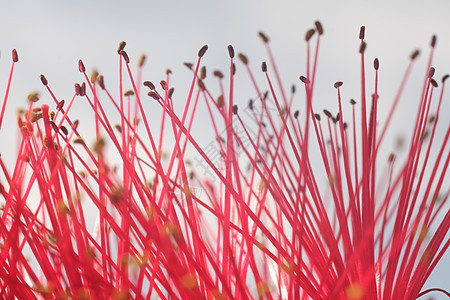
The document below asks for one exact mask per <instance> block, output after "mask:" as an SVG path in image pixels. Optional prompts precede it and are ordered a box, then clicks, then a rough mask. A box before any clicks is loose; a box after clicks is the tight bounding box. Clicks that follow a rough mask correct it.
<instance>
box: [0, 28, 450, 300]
mask: <svg viewBox="0 0 450 300" xmlns="http://www.w3.org/2000/svg"><path fill="white" fill-rule="evenodd" d="M322 35H323V28H322V25H321V24H320V23H319V22H316V23H315V27H314V29H311V30H309V31H307V33H306V36H305V40H306V53H307V57H306V62H307V69H306V71H305V73H304V75H302V76H300V77H299V79H300V83H301V92H300V93H299V92H296V88H295V86H293V87H292V89H290V90H289V89H285V88H284V87H283V84H282V82H281V79H280V75H279V73H278V70H277V67H276V63H275V60H274V58H273V55H272V52H271V48H270V43H269V38H268V37H267V36H266V35H265V34H263V33H260V37H261V38H262V40H263V42H264V45H265V47H266V49H267V52H268V57H269V63H266V62H264V63H262V66H261V69H262V72H263V73H262V76H263V79H264V80H265V81H266V86H267V90H265V89H261V88H260V86H259V84H258V80H257V77H258V76H257V75H256V74H254V73H253V71H252V70H251V68H250V63H249V60H248V58H247V57H246V56H245V55H243V54H238V55H237V57H238V58H239V60H240V62H241V64H240V65H239V67H240V66H242V69H243V70H244V71H245V72H247V74H248V76H249V77H250V79H251V82H252V83H253V88H254V90H255V91H256V94H257V95H258V96H257V97H256V98H255V99H252V100H250V102H249V103H248V105H247V106H246V108H245V109H244V110H242V109H241V110H239V109H238V105H237V104H236V103H235V95H234V87H235V85H236V84H237V83H235V81H234V78H235V77H234V75H235V72H236V69H237V68H239V67H236V64H235V63H236V62H235V60H236V57H235V56H236V55H235V51H234V48H233V47H232V46H229V47H228V52H229V57H230V65H229V66H230V67H229V70H228V71H227V72H226V75H225V74H224V73H222V72H220V71H215V72H214V73H213V74H214V75H215V77H216V78H217V81H218V83H219V92H218V93H214V92H213V90H212V89H211V88H210V86H212V83H211V82H212V81H211V80H209V78H208V79H207V76H206V68H205V67H204V66H202V64H201V62H202V57H203V56H204V55H205V54H206V52H207V49H208V47H207V46H204V47H202V48H201V49H200V50H199V52H198V60H197V62H196V63H195V64H191V63H186V64H185V65H186V66H187V67H188V68H189V69H190V70H191V71H192V74H193V76H192V82H191V84H190V89H189V93H188V94H187V96H184V95H183V96H179V97H180V98H181V99H183V101H184V102H183V107H182V113H181V114H180V113H177V112H176V109H175V106H176V104H177V103H180V102H179V101H178V102H176V101H175V97H177V96H176V95H175V93H174V88H173V87H172V86H171V84H170V79H171V71H170V70H167V73H166V78H165V79H164V80H162V81H161V82H160V87H157V86H156V85H155V84H153V83H152V82H150V81H142V75H141V71H142V67H143V65H144V57H143V58H141V60H140V61H139V63H138V70H137V75H136V74H135V73H133V72H132V69H131V67H130V59H129V57H128V54H127V53H126V52H125V43H124V42H122V43H121V44H120V46H119V49H118V54H119V66H120V73H119V74H120V80H119V82H120V84H119V85H120V87H119V89H120V94H119V95H118V96H113V95H112V93H110V92H109V91H108V88H107V84H106V83H105V79H104V77H103V75H100V74H99V73H97V72H94V73H93V74H92V75H91V76H88V74H87V73H86V68H85V66H84V64H83V62H82V61H81V60H80V61H79V65H78V67H79V71H80V72H81V74H82V75H83V78H84V80H83V82H82V83H77V84H75V93H74V94H73V96H72V97H71V99H70V100H69V101H67V102H66V101H64V100H58V99H59V98H57V97H56V96H55V95H54V93H53V92H52V89H51V83H50V82H49V81H47V78H46V77H45V76H44V75H41V81H42V83H43V85H44V86H45V88H46V90H47V91H48V95H49V97H50V99H51V100H52V101H53V102H54V103H53V104H51V105H48V104H42V105H41V106H38V105H37V101H38V100H39V98H40V96H39V94H37V93H32V94H30V95H29V96H28V100H29V105H28V108H27V109H24V110H22V111H20V112H19V115H18V118H17V120H18V126H19V132H20V141H19V147H18V155H17V157H16V159H15V160H14V164H13V168H12V170H9V169H8V164H7V162H8V161H11V158H10V157H8V158H6V157H4V156H1V157H0V167H1V177H0V179H1V185H0V193H1V195H2V196H1V197H2V198H3V199H4V201H3V203H4V205H3V207H2V211H1V222H0V236H1V249H0V255H1V260H0V264H1V268H0V295H1V297H2V298H7V299H12V298H14V297H16V298H19V299H36V298H45V299H47V298H49V299H52V298H58V299H105V298H111V299H126V298H136V299H143V298H145V299H150V298H155V297H158V298H163V299H169V298H170V299H173V298H183V299H201V298H205V299H234V298H236V299H247V298H268V299H272V298H283V299H300V298H301V299H400V298H402V299H415V298H417V297H420V296H421V295H424V294H426V293H429V292H431V291H439V292H441V293H444V294H446V295H450V294H449V292H448V291H445V290H444V289H441V288H435V289H429V290H422V287H423V285H424V283H425V281H426V279H427V278H428V276H429V275H430V273H431V272H432V271H433V269H434V268H435V266H436V264H437V263H438V262H439V260H440V258H441V257H442V256H443V255H444V253H445V252H446V251H447V249H448V247H449V244H450V240H449V239H448V232H449V226H450V212H449V211H448V209H446V208H448V205H447V206H446V203H447V199H448V196H449V190H448V188H446V185H445V183H446V181H448V178H447V177H446V175H447V168H448V164H449V162H450V152H449V150H448V149H447V148H448V147H447V144H448V140H449V136H450V127H448V128H447V129H445V134H444V136H443V137H442V136H439V135H438V134H437V130H438V129H439V128H440V125H441V123H442V120H441V118H440V108H441V101H442V99H443V95H444V87H445V80H446V79H447V77H448V75H446V76H444V77H443V79H442V83H441V84H440V86H439V84H438V82H437V81H436V80H435V79H434V73H435V69H434V68H433V67H431V62H432V57H433V52H434V48H435V44H436V37H433V38H432V42H431V52H430V56H429V62H428V67H427V69H428V70H429V72H428V74H427V76H426V77H425V79H424V83H423V90H422V93H421V95H419V97H418V98H419V100H420V102H419V105H418V111H417V115H416V116H415V126H414V128H413V130H412V133H411V142H410V145H409V146H408V147H407V150H406V151H407V157H406V159H405V160H404V161H398V160H397V159H396V155H395V154H391V155H389V156H388V159H387V160H386V162H385V163H384V160H383V156H382V155H381V154H380V153H381V151H380V145H381V144H382V142H383V141H384V137H385V135H386V132H387V130H388V128H389V124H390V123H391V121H392V118H393V115H394V111H395V109H396V107H397V105H398V103H399V101H400V99H401V95H402V92H403V89H404V88H405V85H406V82H407V80H408V76H409V75H410V73H411V71H412V67H413V65H414V62H415V60H416V58H417V56H418V54H419V52H418V51H416V52H414V53H413V54H412V55H411V59H410V64H409V66H408V68H407V70H406V72H405V75H404V77H403V79H402V82H401V85H400V88H399V91H398V93H397V95H396V96H395V98H394V101H393V103H392V107H391V109H390V112H389V114H388V116H387V118H386V122H385V123H383V124H378V108H379V105H382V104H379V103H378V99H379V91H378V74H379V72H380V70H379V66H380V63H379V61H378V59H375V60H374V62H373V71H372V72H374V75H375V80H374V82H373V89H370V88H368V87H367V81H366V77H365V76H366V71H368V70H366V65H365V64H366V59H365V55H364V53H365V48H366V42H365V41H364V38H365V33H364V27H361V31H360V36H359V38H360V40H361V44H360V49H359V53H360V54H359V55H360V57H361V95H360V98H359V99H358V101H355V100H350V104H346V103H344V100H343V97H342V95H341V92H342V90H343V88H344V87H343V83H342V82H340V81H338V82H336V83H335V84H334V88H335V89H336V93H337V103H338V105H337V110H336V112H335V113H332V112H330V111H329V110H324V111H323V114H321V113H319V112H318V111H316V110H315V108H314V101H313V94H314V90H315V88H316V86H317V85H318V83H317V82H316V69H317V68H316V67H317V61H318V53H319V45H320V39H321V38H322ZM12 55H13V64H12V68H11V73H10V78H9V81H8V85H7V90H6V96H5V99H4V101H3V104H2V111H1V115H0V129H1V126H2V125H3V124H2V121H3V117H4V113H5V109H6V104H7V100H8V93H9V87H10V84H11V80H12V75H13V70H14V65H15V64H16V63H17V62H18V54H17V51H16V50H13V53H12ZM259 76H260V75H259ZM272 76H274V78H275V80H273V79H272ZM214 83H215V81H214ZM227 83H228V87H227V88H226V87H225V85H226V84H227ZM127 84H129V85H130V87H131V89H130V90H128V91H124V86H125V85H127ZM142 88H146V89H148V90H147V91H148V96H149V97H148V99H147V97H145V99H144V97H142V93H141V90H142ZM320 88H323V87H320ZM330 88H331V87H330ZM368 93H371V94H372V96H368ZM298 94H300V95H299V96H297V95H298ZM436 94H438V95H436ZM79 98H82V99H84V100H85V101H86V102H87V105H88V106H89V107H90V109H92V111H93V112H94V116H95V117H94V119H93V120H91V121H92V128H95V142H94V144H93V145H92V146H88V144H89V143H88V142H87V141H86V140H85V139H84V138H83V137H82V134H81V133H80V132H79V130H78V127H79V126H78V125H79V122H78V121H77V120H75V119H73V117H72V115H71V113H70V112H71V107H72V104H73V103H74V101H75V100H77V99H79ZM148 101H155V102H156V103H157V104H158V105H159V107H160V109H159V111H156V110H152V111H149V110H148V109H147V108H146V106H147V103H146V102H148ZM108 102H110V103H111V105H113V107H114V108H115V110H116V112H117V114H118V116H119V117H118V119H114V118H113V117H111V116H110V115H109V114H108V113H107V111H106V110H105V103H108ZM200 102H204V105H205V107H206V109H207V111H208V114H209V116H210V118H209V122H210V123H209V124H208V125H207V126H210V127H211V128H212V130H213V131H214V132H215V134H214V136H213V142H212V143H211V144H209V145H208V146H207V147H203V146H201V145H200V143H199V142H198V135H199V134H201V133H198V132H195V131H193V130H192V127H193V123H194V122H205V121H204V117H203V116H199V115H198V114H196V112H197V108H198V105H199V104H200ZM300 104H301V105H303V107H304V108H302V110H301V111H300V110H297V109H296V107H301V106H300ZM383 105H384V103H383ZM345 106H348V107H350V108H351V112H352V113H351V115H344V112H345V109H344V107H345ZM50 107H52V110H51V108H50ZM358 110H360V113H359V117H358V113H357V111H358ZM243 112H245V114H246V116H247V119H246V118H244V114H243ZM157 114H159V115H157ZM150 118H152V119H159V120H161V122H160V127H159V129H158V130H157V131H155V129H154V128H152V127H151V126H150V122H149V119H150ZM248 120H250V121H252V123H251V124H249V123H248ZM114 122H117V124H114ZM444 126H448V125H447V124H444ZM222 128H223V131H222ZM3 130H4V129H3ZM93 131H94V130H93ZM107 147H111V148H112V150H111V149H108V148H107ZM165 148H169V149H170V150H169V151H164V149H165ZM312 149H315V151H316V152H317V153H318V154H319V155H320V158H321V159H320V161H319V162H317V161H315V160H314V159H313V158H312V157H313V156H314V155H313V153H312V151H313V150H312ZM192 151H193V152H194V153H195V154H194V157H195V160H196V162H197V165H196V166H193V163H192V157H190V156H189V153H190V152H192ZM114 158H118V160H115V159H114ZM116 161H119V164H118V165H115V163H116ZM199 167H202V168H206V169H207V170H208V171H209V175H208V176H200V175H199ZM322 174H324V176H323V177H322ZM322 178H324V179H325V181H326V184H325V185H324V184H323V181H322ZM33 197H37V199H38V205H37V206H36V207H32V206H31V205H30V199H31V198H33ZM88 216H95V218H96V219H95V223H94V227H93V228H90V222H89V220H87V217H88Z"/></svg>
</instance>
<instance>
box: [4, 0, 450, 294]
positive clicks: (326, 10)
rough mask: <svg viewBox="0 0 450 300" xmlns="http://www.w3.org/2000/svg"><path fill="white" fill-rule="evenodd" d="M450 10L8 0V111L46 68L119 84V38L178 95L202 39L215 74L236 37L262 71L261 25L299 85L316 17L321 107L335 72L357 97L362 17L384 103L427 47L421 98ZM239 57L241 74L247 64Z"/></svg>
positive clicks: (414, 81) (71, 77) (284, 0)
mask: <svg viewBox="0 0 450 300" xmlns="http://www.w3.org/2000/svg"><path fill="white" fill-rule="evenodd" d="M5 3H7V4H5ZM449 12H450V2H449V1H444V0H443V1H438V0H431V1H412V0H409V1H395V0H389V1H386V0H383V1H354V0H352V1H331V0H326V1H321V0H318V1H300V0H298V1H294V0H278V1H275V0H244V1H243V0H226V1H225V0H224V1H213V0H209V1H207V0H190V1H182V0H172V1H170V0H160V1H150V0H149V1H115V0H113V1H111V0H109V1H107V0H101V1H92V0H80V1H56V0H49V1H2V2H1V3H0V28H1V29H2V30H1V31H0V52H1V57H0V94H3V93H4V89H5V85H6V79H7V76H8V72H9V68H10V64H11V58H10V57H11V55H10V52H11V50H12V49H13V48H17V50H18V53H19V63H18V64H17V65H16V69H15V75H14V80H13V85H12V94H11V96H10V103H9V104H8V107H7V111H9V114H7V118H6V119H5V120H4V123H5V124H15V110H16V107H17V106H22V105H24V104H25V103H26V101H25V97H26V95H27V94H28V93H29V92H31V91H34V90H40V91H42V92H43V91H44V89H43V88H42V85H41V83H40V80H39V74H41V73H43V74H45V75H46V77H47V79H48V81H49V83H50V84H51V86H52V88H53V90H54V92H55V93H56V95H57V97H58V98H65V99H70V97H71V96H72V94H73V84H74V83H75V82H77V81H81V80H82V77H81V75H80V73H79V72H78V66H77V61H78V59H80V58H82V59H83V61H84V63H85V65H86V68H87V69H88V70H92V69H93V68H97V69H98V70H99V71H100V73H102V74H104V75H105V81H106V84H107V85H108V87H113V86H115V85H116V83H117V72H118V55H117V53H116V49H117V46H118V43H119V42H120V41H122V40H125V41H126V42H127V48H126V50H127V52H128V54H129V56H130V58H131V61H132V62H134V63H135V62H136V61H137V59H138V58H139V55H140V54H141V53H145V54H147V56H148V59H147V64H146V69H145V72H144V80H152V81H153V82H155V83H157V82H159V80H160V79H162V78H163V77H164V72H165V69H166V68H171V69H172V71H173V73H174V76H173V77H172V80H173V84H174V86H175V89H176V91H175V94H176V95H178V96H180V95H183V91H185V89H186V88H187V84H186V82H187V80H188V79H189V78H190V73H189V72H188V71H187V69H186V68H185V67H184V66H182V62H184V61H192V62H193V61H194V60H196V57H197V52H198V50H199V48H200V47H201V46H202V45H204V44H208V45H209V50H208V53H207V54H206V55H205V60H204V63H205V64H206V65H207V67H208V71H209V74H211V72H212V70H214V69H222V70H226V68H227V66H228V61H229V60H228V53H227V49H226V46H227V45H228V44H233V46H234V48H235V50H236V52H243V53H245V54H247V55H248V57H249V59H250V64H251V66H253V69H254V70H255V73H257V74H258V72H259V70H260V67H259V66H260V63H261V62H262V61H263V60H267V57H266V54H265V50H264V47H263V45H262V43H261V42H260V39H259V38H258V37H257V32H258V31H260V30H262V31H264V32H265V33H267V35H268V36H269V37H270V38H271V41H272V42H271V46H272V49H273V52H274V54H275V57H276V58H278V59H277V61H278V67H279V69H280V71H281V73H282V78H283V80H284V84H285V86H286V87H288V86H290V85H291V84H293V83H295V84H297V86H298V87H299V86H300V85H299V81H298V76H299V75H302V74H304V69H305V64H304V59H305V47H304V40H303V38H304V33H305V32H306V30H307V29H309V28H311V27H312V26H313V24H314V21H315V20H320V21H321V22H322V24H323V26H324V29H325V35H324V36H323V39H322V40H321V51H320V59H319V60H320V62H319V69H318V72H319V73H318V78H317V80H318V84H317V92H316V99H317V102H316V106H317V109H318V110H321V109H322V108H324V107H325V106H327V105H328V106H330V104H329V103H332V104H331V106H332V107H333V105H334V104H335V102H333V101H335V99H336V98H335V90H334V88H333V87H332V84H333V83H334V82H335V81H337V80H342V81H344V88H343V93H344V99H349V98H352V97H355V98H356V97H358V92H359V73H358V72H359V69H358V67H359V56H358V55H357V51H358V47H359V40H358V32H359V27H360V26H361V25H365V26H366V41H367V43H368V48H367V52H366V57H367V58H368V60H367V64H368V65H369V66H371V62H372V60H373V58H374V57H379V59H380V66H381V67H380V88H381V91H380V96H381V98H380V101H381V100H383V101H386V103H388V104H389V103H390V102H389V101H391V100H392V99H393V97H394V93H395V91H396V88H397V87H398V84H399V82H400V79H401V77H400V76H401V75H402V74H403V72H404V70H405V68H406V65H407V63H408V57H409V55H410V53H411V52H412V51H413V50H414V49H415V48H420V49H421V50H423V51H422V55H421V57H420V60H419V62H418V64H417V66H416V68H415V74H416V75H414V76H413V77H412V78H411V84H410V85H409V88H410V89H409V92H406V93H405V95H404V97H405V98H407V99H406V101H412V103H413V104H414V103H417V101H418V97H419V96H418V92H417V91H419V90H420V87H421V84H422V81H421V80H422V78H423V76H424V74H425V72H426V70H425V66H426V58H427V55H428V50H429V49H428V44H429V42H430V38H431V36H432V34H437V35H438V44H437V50H436V55H435V60H434V64H433V65H434V66H435V67H436V76H435V77H436V79H439V81H440V78H441V77H442V76H443V75H444V74H446V73H447V72H450V58H449V57H448V54H449V53H450V36H449V34H448V32H449V29H450V18H449ZM237 65H238V72H239V66H240V64H239V63H238V64H237ZM369 78H370V77H369ZM236 88H237V93H242V94H240V95H242V98H241V99H242V102H241V104H242V105H245V104H246V101H247V100H248V99H249V98H251V97H253V96H255V95H254V93H253V90H250V91H248V90H247V88H246V86H245V85H239V83H238V84H237V87H236ZM43 95H45V94H43ZM42 98H43V100H42V101H43V103H49V104H50V103H52V102H51V101H50V99H49V98H48V97H46V96H43V97H42ZM448 98H449V92H447V97H446V99H448ZM1 99H3V98H1ZM238 99H239V98H238ZM328 99H329V100H328ZM410 99H411V100H410ZM414 101H415V102H414ZM444 101H445V100H444ZM446 102H447V103H446V104H445V107H444V110H443V113H446V112H448V111H449V110H450V106H449V104H448V103H449V101H448V100H447V101H446ZM325 103H326V104H325ZM381 105H382V104H381ZM386 106H387V107H388V105H386ZM82 107H83V106H82V105H79V106H77V107H75V110H74V111H73V113H74V114H80V113H82V112H83V108H82ZM416 107H417V105H411V104H408V103H406V105H404V106H402V107H401V109H402V110H403V111H402V110H401V111H400V113H399V115H398V117H399V120H400V122H398V124H400V123H402V122H403V120H402V119H401V118H402V117H407V116H409V115H410V113H411V111H414V110H415V109H416ZM409 109H412V110H411V111H410V110H409ZM3 126H7V125H3ZM4 128H5V127H4ZM4 128H2V132H0V139H2V140H9V139H11V138H12V137H13V134H14V131H13V130H12V131H10V130H5V129H4ZM12 128H13V127H12ZM11 132H12V133H11ZM8 144H9V146H11V143H8ZM10 151H11V153H13V151H14V149H12V148H10V147H7V145H6V144H5V143H3V142H0V152H2V156H3V155H4V154H5V153H8V152H10ZM448 269H450V257H449V255H448V254H447V255H446V257H445V258H444V260H443V261H442V263H441V265H440V267H439V268H438V269H437V270H436V272H435V273H434V274H433V275H432V276H431V278H430V281H429V283H428V284H427V286H437V287H442V288H447V289H448V288H450V283H449V282H450V280H448V279H447V278H448V277H449V272H448V271H446V270H448Z"/></svg>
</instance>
